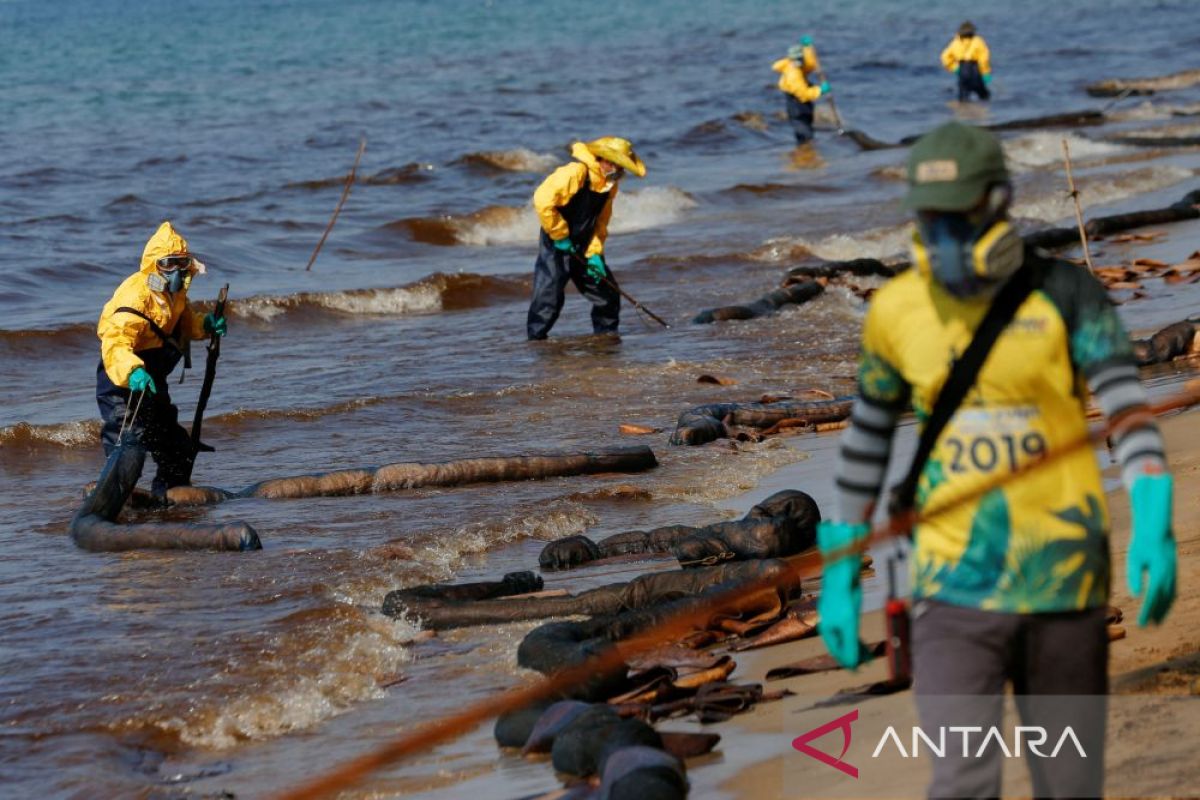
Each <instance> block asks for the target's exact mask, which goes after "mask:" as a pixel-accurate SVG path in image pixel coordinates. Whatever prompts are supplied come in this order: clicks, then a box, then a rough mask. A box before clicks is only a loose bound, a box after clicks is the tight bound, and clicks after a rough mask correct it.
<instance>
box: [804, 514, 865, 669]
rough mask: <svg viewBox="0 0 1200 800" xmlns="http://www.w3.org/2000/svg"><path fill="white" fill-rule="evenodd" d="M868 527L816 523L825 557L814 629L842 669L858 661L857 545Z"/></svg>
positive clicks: (859, 590) (859, 588)
mask: <svg viewBox="0 0 1200 800" xmlns="http://www.w3.org/2000/svg"><path fill="white" fill-rule="evenodd" d="M870 532H871V526H870V525H868V524H867V523H865V522H860V523H858V524H851V523H849V522H831V521H829V520H823V521H822V522H821V523H820V524H818V525H817V548H818V549H819V550H820V551H821V556H822V557H823V558H826V559H828V558H830V557H831V556H833V555H837V556H838V558H837V560H835V561H829V560H826V561H825V564H824V566H823V567H822V568H821V596H820V597H819V598H818V599H817V614H818V615H819V621H818V622H817V629H818V630H819V631H820V632H821V639H822V640H824V642H825V647H826V648H828V650H829V654H830V655H832V656H833V657H834V658H835V659H836V660H837V662H838V663H839V664H841V665H842V666H843V667H845V668H846V669H854V668H856V667H857V666H858V665H859V663H861V661H862V654H863V649H864V648H863V646H862V645H861V644H860V643H859V641H858V620H859V616H860V615H861V613H862V585H861V584H860V582H859V571H860V569H861V567H862V555H861V554H860V553H859V551H858V549H857V546H858V545H860V544H862V542H863V541H864V540H865V539H866V538H867V536H868V535H869V534H870Z"/></svg>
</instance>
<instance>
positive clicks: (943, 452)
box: [859, 251, 1133, 613]
mask: <svg viewBox="0 0 1200 800" xmlns="http://www.w3.org/2000/svg"><path fill="white" fill-rule="evenodd" d="M1027 260H1033V261H1034V262H1035V263H1034V265H1033V266H1034V268H1035V274H1036V276H1037V277H1036V279H1035V280H1036V284H1035V285H1036V286H1037V287H1038V288H1036V289H1035V290H1034V291H1033V292H1032V293H1031V294H1030V296H1029V297H1028V298H1027V299H1026V300H1025V302H1024V303H1023V304H1022V305H1021V307H1020V308H1019V309H1018V311H1017V314H1016V316H1015V318H1014V319H1013V321H1012V322H1011V323H1010V324H1009V325H1008V327H1007V328H1006V329H1005V330H1004V332H1003V333H1002V334H1001V335H1000V337H999V339H998V340H997V341H996V343H995V345H994V347H993V349H992V351H991V353H990V354H989V356H988V358H987V361H986V362H985V363H984V365H983V368H982V369H981V371H980V374H979V376H978V378H977V380H976V383H975V385H974V387H973V388H972V390H971V391H970V393H969V394H968V395H967V397H966V399H965V400H964V401H963V404H962V406H961V407H960V408H959V409H958V411H957V412H956V413H955V414H954V416H953V417H952V418H951V420H950V422H949V423H948V424H947V425H946V428H945V430H944V431H943V432H942V435H941V436H940V438H939V440H938V442H937V444H936V445H935V447H934V449H933V451H932V453H931V455H930V458H929V460H928V461H927V462H926V464H925V467H924V470H923V471H922V473H921V478H920V482H919V483H918V486H917V498H916V501H917V507H918V509H919V510H921V511H922V512H923V513H925V514H928V513H930V512H933V511H935V510H936V509H938V508H939V507H944V506H945V505H946V504H948V503H950V502H951V501H953V500H954V499H955V498H957V497H961V496H963V495H964V493H970V492H971V490H972V487H979V486H981V484H985V483H988V482H990V481H992V480H994V479H995V478H996V477H997V476H998V475H1003V474H1004V473H1008V472H1012V471H1014V470H1015V469H1017V468H1018V467H1020V466H1022V465H1024V464H1026V463H1028V462H1029V461H1031V460H1032V459H1035V458H1037V457H1038V456H1039V455H1040V454H1042V453H1045V452H1047V451H1056V450H1058V449H1060V448H1062V447H1063V446H1065V445H1068V444H1070V443H1073V442H1075V441H1076V440H1078V439H1079V438H1080V437H1082V436H1084V435H1086V432H1087V421H1086V417H1085V410H1084V404H1085V399H1086V395H1087V387H1086V384H1085V381H1086V380H1087V379H1089V378H1091V377H1092V376H1094V375H1097V374H1099V373H1100V372H1102V371H1104V370H1106V369H1108V370H1110V369H1112V368H1113V366H1114V365H1117V366H1118V367H1120V368H1122V369H1123V368H1124V365H1125V364H1129V365H1132V363H1133V356H1132V348H1131V346H1130V343H1129V338H1128V336H1127V335H1126V333H1125V330H1124V328H1123V326H1122V325H1121V322H1120V320H1119V318H1118V317H1117V314H1116V311H1115V309H1114V308H1113V306H1112V303H1111V302H1110V301H1109V299H1108V296H1107V294H1106V292H1105V290H1104V287H1103V286H1102V285H1101V284H1100V283H1099V282H1098V281H1097V280H1096V279H1095V278H1094V277H1092V275H1091V274H1090V273H1088V272H1087V271H1086V270H1084V269H1082V268H1079V267H1076V266H1075V265H1073V264H1070V263H1069V262H1064V261H1056V260H1049V259H1044V258H1038V257H1037V256H1035V255H1034V254H1033V253H1032V251H1031V252H1029V253H1028V254H1027ZM988 302H989V301H988V300H986V299H985V300H977V299H972V300H960V299H958V298H955V297H954V296H952V295H950V294H948V293H946V292H945V291H944V290H942V289H941V287H940V286H938V285H937V284H936V282H934V281H931V280H929V279H928V278H927V277H925V276H923V275H921V274H919V273H918V272H917V271H916V270H909V271H908V272H905V273H903V274H901V275H899V276H898V277H896V278H894V279H893V280H892V281H890V282H889V283H888V284H886V285H885V286H883V287H882V288H881V289H880V290H879V291H878V292H876V294H875V295H874V296H873V297H872V299H871V305H870V308H869V310H868V313H867V318H866V322H865V325H864V329H863V345H862V346H863V349H862V357H861V362H860V368H859V390H860V393H861V400H862V401H864V402H865V403H867V404H868V406H871V405H873V406H877V407H881V408H892V409H899V408H902V407H904V406H905V405H907V404H909V403H911V405H912V408H913V410H914V412H915V413H916V415H917V420H918V423H920V424H923V422H924V420H925V419H926V418H927V417H928V415H929V413H930V410H931V409H932V407H933V404H934V401H935V400H936V398H937V394H938V392H939V391H940V390H941V387H942V384H943V383H944V382H945V380H946V377H947V374H948V373H949V370H950V366H951V363H952V362H953V361H954V359H955V358H956V357H958V356H960V355H961V354H962V353H963V351H964V350H965V349H966V347H967V345H968V344H969V343H970V341H971V338H972V336H973V335H974V331H975V328H976V327H977V326H978V324H979V322H980V320H982V318H983V316H984V314H985V313H986V312H987V308H988ZM1107 532H1108V511H1107V508H1106V506H1105V501H1104V492H1103V489H1102V487H1101V483H1100V472H1099V468H1098V466H1097V464H1096V457H1095V455H1094V454H1093V452H1092V450H1091V449H1090V448H1084V449H1081V450H1078V451H1076V452H1075V453H1073V454H1071V455H1068V456H1065V457H1063V458H1060V459H1058V460H1057V461H1055V462H1052V463H1050V464H1048V465H1046V466H1044V467H1042V468H1039V469H1038V470H1037V471H1035V472H1034V473H1032V474H1030V475H1028V476H1025V477H1022V478H1019V479H1016V480H1014V481H1011V482H1008V483H1005V484H1004V485H1003V486H1002V488H998V489H992V490H991V491H988V492H987V493H986V494H984V495H983V496H982V497H981V498H979V499H977V500H975V501H972V502H969V503H965V504H962V505H960V506H958V507H956V508H952V509H950V510H948V511H946V512H944V513H940V514H936V515H935V516H933V517H932V518H931V519H929V521H928V522H925V523H922V524H921V525H920V526H918V528H917V529H916V531H915V558H914V563H913V596H914V598H929V599H936V600H940V601H943V602H947V603H952V604H955V605H961V606H969V607H974V608H981V609H987V610H996V611H1010V612H1022V613H1025V612H1043V611H1066V610H1077V609H1084V608H1091V607H1095V606H1098V605H1101V604H1103V603H1105V602H1107V599H1108V590H1109V555H1108V533H1107Z"/></svg>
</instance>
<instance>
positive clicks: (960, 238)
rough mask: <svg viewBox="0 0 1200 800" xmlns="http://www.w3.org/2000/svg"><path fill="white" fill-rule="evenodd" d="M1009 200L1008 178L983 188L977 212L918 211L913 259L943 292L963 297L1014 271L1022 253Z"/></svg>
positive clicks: (1001, 279)
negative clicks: (984, 192) (1009, 214)
mask: <svg viewBox="0 0 1200 800" xmlns="http://www.w3.org/2000/svg"><path fill="white" fill-rule="evenodd" d="M1011 200H1012V187H1011V186H1010V185H1009V184H1007V183H1000V184H996V185H995V186H993V187H991V188H990V189H988V192H987V200H986V202H985V204H984V207H983V209H982V210H981V211H978V212H968V213H949V212H932V213H931V212H919V213H918V214H917V220H916V230H915V231H914V232H913V242H912V249H913V262H914V263H915V264H916V266H917V269H918V270H919V271H920V272H921V273H922V274H925V275H928V276H931V277H932V278H933V279H934V280H936V281H937V282H938V283H939V284H940V285H941V286H942V288H944V289H945V290H946V291H947V292H949V293H950V294H952V295H954V296H955V297H959V298H968V297H973V296H975V295H978V294H980V293H982V292H985V291H988V290H990V289H992V288H994V287H996V286H998V285H999V284H1001V283H1003V282H1004V281H1005V280H1007V279H1008V277H1009V276H1010V275H1012V274H1013V273H1014V272H1016V271H1017V268H1018V267H1020V266H1021V263H1022V262H1023V261H1024V258H1025V246H1024V242H1022V240H1021V236H1020V234H1018V233H1017V231H1016V229H1015V228H1014V227H1013V226H1012V225H1010V224H1009V223H1008V220H1007V219H1006V218H1005V216H1006V214H1007V212H1008V206H1009V203H1010V202H1011Z"/></svg>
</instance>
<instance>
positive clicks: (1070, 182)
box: [1062, 136, 1096, 272]
mask: <svg viewBox="0 0 1200 800" xmlns="http://www.w3.org/2000/svg"><path fill="white" fill-rule="evenodd" d="M1062 149H1063V161H1064V162H1065V163H1066V165H1067V186H1068V188H1070V190H1071V199H1072V200H1074V201H1075V222H1076V224H1078V225H1079V241H1080V242H1082V243H1083V260H1084V261H1086V262H1087V266H1088V271H1089V272H1095V271H1096V267H1095V266H1094V265H1093V264H1092V254H1091V251H1090V250H1088V238H1087V231H1085V230H1084V229H1083V206H1081V205H1080V204H1079V190H1077V189H1076V188H1075V176H1074V175H1072V174H1071V149H1070V147H1068V146H1067V138H1066V137H1065V136H1064V137H1063V140H1062Z"/></svg>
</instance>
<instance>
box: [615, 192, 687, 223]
mask: <svg viewBox="0 0 1200 800" xmlns="http://www.w3.org/2000/svg"><path fill="white" fill-rule="evenodd" d="M695 207H696V201H695V199H694V198H693V197H692V196H691V195H690V194H688V193H687V192H684V191H681V190H679V189H676V188H675V187H673V186H651V187H649V188H647V189H642V190H641V191H631V192H624V191H623V192H621V196H620V197H618V198H617V201H616V206H615V207H614V208H613V215H612V223H611V224H610V225H609V230H610V231H611V232H612V233H629V232H630V231H640V230H645V229H647V228H660V227H662V226H664V225H670V224H671V223H672V222H677V221H678V220H680V219H682V218H683V216H684V215H685V214H686V213H687V211H688V210H689V209H692V208H695Z"/></svg>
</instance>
